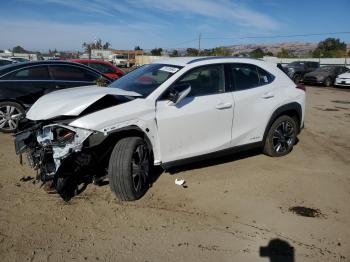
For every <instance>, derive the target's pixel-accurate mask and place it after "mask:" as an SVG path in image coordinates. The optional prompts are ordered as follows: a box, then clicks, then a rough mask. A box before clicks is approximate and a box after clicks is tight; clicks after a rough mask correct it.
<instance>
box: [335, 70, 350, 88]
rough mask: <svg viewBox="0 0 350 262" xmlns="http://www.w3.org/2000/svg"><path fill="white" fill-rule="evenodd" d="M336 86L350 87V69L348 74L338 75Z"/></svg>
mask: <svg viewBox="0 0 350 262" xmlns="http://www.w3.org/2000/svg"><path fill="white" fill-rule="evenodd" d="M334 85H335V86H339V87H350V69H349V71H348V72H347V73H343V74H341V75H338V76H337V78H336V79H335V81H334Z"/></svg>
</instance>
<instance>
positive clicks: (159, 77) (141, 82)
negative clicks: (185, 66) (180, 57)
mask: <svg viewBox="0 0 350 262" xmlns="http://www.w3.org/2000/svg"><path fill="white" fill-rule="evenodd" d="M180 69H181V67H180V66H174V65H164V64H149V65H145V66H143V67H140V68H138V69H136V70H134V71H132V72H130V73H128V74H126V75H125V76H123V77H121V78H119V79H118V80H116V81H114V82H113V83H112V84H111V85H110V86H109V87H112V88H113V87H114V88H120V89H123V90H126V91H134V92H136V93H139V94H140V95H142V96H143V97H147V96H148V95H149V94H151V93H152V92H153V91H154V90H156V89H157V88H158V87H159V86H160V85H161V84H163V83H164V82H165V81H166V80H168V79H169V78H170V77H171V76H172V75H173V74H175V73H176V72H177V71H179V70H180Z"/></svg>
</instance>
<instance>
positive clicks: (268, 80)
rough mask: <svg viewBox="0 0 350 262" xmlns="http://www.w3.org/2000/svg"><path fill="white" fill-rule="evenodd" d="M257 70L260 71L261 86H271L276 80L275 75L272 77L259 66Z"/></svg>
mask: <svg viewBox="0 0 350 262" xmlns="http://www.w3.org/2000/svg"><path fill="white" fill-rule="evenodd" d="M256 68H257V69H258V74H259V85H260V86H262V85H267V84H270V83H271V82H272V81H273V80H274V79H275V77H274V76H273V75H271V74H270V73H269V72H267V71H265V70H264V69H262V68H260V67H258V66H257V67H256Z"/></svg>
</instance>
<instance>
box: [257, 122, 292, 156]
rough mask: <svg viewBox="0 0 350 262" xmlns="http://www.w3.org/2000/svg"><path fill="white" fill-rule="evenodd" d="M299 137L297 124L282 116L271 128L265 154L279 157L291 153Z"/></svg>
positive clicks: (267, 137) (266, 140) (266, 141)
mask: <svg viewBox="0 0 350 262" xmlns="http://www.w3.org/2000/svg"><path fill="white" fill-rule="evenodd" d="M296 137H297V123H296V121H295V119H293V118H291V117H289V116H280V117H279V118H277V119H276V120H275V122H274V123H273V124H272V126H271V127H270V130H269V132H268V134H267V136H266V139H265V145H264V153H265V154H266V155H268V156H272V157H279V156H284V155H287V154H288V153H290V152H291V151H292V149H293V146H294V144H295V141H296Z"/></svg>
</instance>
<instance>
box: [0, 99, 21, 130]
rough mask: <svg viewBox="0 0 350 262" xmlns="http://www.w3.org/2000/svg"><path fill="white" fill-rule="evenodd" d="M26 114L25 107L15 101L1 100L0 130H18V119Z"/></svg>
mask: <svg viewBox="0 0 350 262" xmlns="http://www.w3.org/2000/svg"><path fill="white" fill-rule="evenodd" d="M23 114H24V108H23V107H22V106H21V105H20V104H17V103H14V102H6V101H5V102H0V132H3V133H13V132H15V131H16V130H17V127H18V121H19V119H20V118H21V116H22V115H23Z"/></svg>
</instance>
